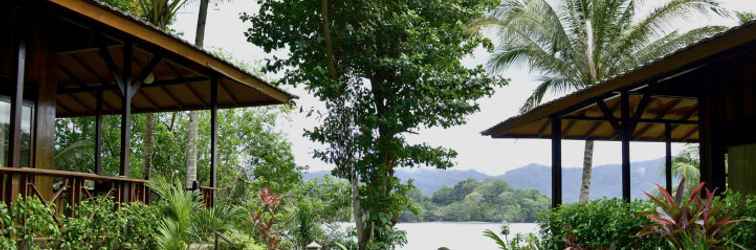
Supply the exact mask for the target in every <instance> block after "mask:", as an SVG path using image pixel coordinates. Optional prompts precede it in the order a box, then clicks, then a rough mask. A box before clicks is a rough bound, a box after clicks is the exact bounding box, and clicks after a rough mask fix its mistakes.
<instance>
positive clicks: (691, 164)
mask: <svg viewBox="0 0 756 250" xmlns="http://www.w3.org/2000/svg"><path fill="white" fill-rule="evenodd" d="M700 159H701V157H699V151H698V147H697V146H688V147H685V149H684V150H683V151H682V152H680V154H679V155H677V156H675V158H674V159H672V175H673V176H674V177H676V178H677V179H679V180H685V182H684V185H685V186H684V187H685V189H686V190H688V191H690V190H693V189H694V188H695V187H696V186H697V185H698V184H699V182H700V180H701V178H700V177H701V171H700V170H699V166H700V162H701V160H700ZM671 191H672V190H670V192H671Z"/></svg>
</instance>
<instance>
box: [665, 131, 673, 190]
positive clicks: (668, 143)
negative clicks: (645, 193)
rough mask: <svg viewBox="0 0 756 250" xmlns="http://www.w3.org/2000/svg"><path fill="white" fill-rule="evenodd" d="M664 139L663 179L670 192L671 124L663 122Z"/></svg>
mask: <svg viewBox="0 0 756 250" xmlns="http://www.w3.org/2000/svg"><path fill="white" fill-rule="evenodd" d="M664 140H665V144H666V156H665V158H664V159H665V161H664V177H665V178H664V180H665V184H666V185H665V187H666V188H667V191H668V192H672V125H670V124H669V123H665V124H664Z"/></svg>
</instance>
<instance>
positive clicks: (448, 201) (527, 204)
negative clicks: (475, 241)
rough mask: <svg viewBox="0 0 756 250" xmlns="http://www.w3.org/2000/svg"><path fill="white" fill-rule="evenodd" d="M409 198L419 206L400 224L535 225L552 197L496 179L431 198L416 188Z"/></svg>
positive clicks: (469, 182) (462, 185) (467, 184)
mask: <svg viewBox="0 0 756 250" xmlns="http://www.w3.org/2000/svg"><path fill="white" fill-rule="evenodd" d="M410 198H411V199H412V200H413V201H414V202H415V204H416V209H414V210H415V213H413V212H412V211H406V212H404V214H402V216H401V218H400V221H401V222H421V221H480V222H503V221H505V222H533V221H535V219H536V217H537V215H538V213H539V212H541V211H544V210H545V209H548V207H549V198H548V197H547V196H545V195H543V194H541V193H540V192H538V191H536V190H520V189H513V188H511V187H510V186H509V185H508V184H507V183H506V182H505V181H503V180H495V179H489V180H484V181H476V180H473V179H468V180H465V181H461V182H459V183H457V184H456V185H454V186H453V187H448V186H447V187H443V188H441V189H439V190H438V191H436V192H434V193H433V195H432V196H431V197H427V196H424V195H423V194H422V193H421V192H420V190H417V189H415V190H413V191H412V192H411V194H410ZM416 214H417V215H416Z"/></svg>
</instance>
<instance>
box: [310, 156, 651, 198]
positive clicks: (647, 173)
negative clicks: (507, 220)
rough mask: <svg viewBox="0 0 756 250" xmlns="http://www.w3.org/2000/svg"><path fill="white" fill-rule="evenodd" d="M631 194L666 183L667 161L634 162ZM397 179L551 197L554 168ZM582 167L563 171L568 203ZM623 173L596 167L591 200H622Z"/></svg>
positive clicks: (403, 172) (426, 189) (425, 173)
mask: <svg viewBox="0 0 756 250" xmlns="http://www.w3.org/2000/svg"><path fill="white" fill-rule="evenodd" d="M631 166H632V172H631V177H630V180H631V191H632V195H633V198H644V195H643V192H644V191H651V190H654V189H655V184H657V183H658V184H662V185H663V183H664V160H663V159H657V160H650V161H638V162H633V163H632V165H631ZM329 174H330V172H329V171H314V172H309V173H306V174H305V176H304V178H305V179H306V180H309V179H315V178H322V177H323V176H326V175H329ZM396 174H397V177H399V179H401V180H402V181H407V180H409V179H412V180H413V181H414V184H415V186H416V187H417V188H418V189H420V191H422V193H423V194H425V195H428V196H430V195H432V194H433V192H435V191H436V190H438V189H440V188H442V187H444V186H453V185H454V184H457V182H460V181H463V180H466V179H474V180H485V179H491V178H493V179H501V180H504V181H506V182H507V183H509V185H510V186H512V187H514V188H518V189H535V190H538V191H539V192H541V193H543V194H545V195H547V196H551V167H549V166H545V165H540V164H529V165H526V166H522V167H519V168H516V169H513V170H510V171H507V172H506V173H505V174H503V175H497V176H491V175H487V174H484V173H481V172H478V171H476V170H436V169H409V170H407V169H400V170H398V171H397V173H396ZM581 175H582V169H581V168H564V169H563V170H562V176H563V179H562V182H563V185H564V186H563V194H562V195H563V199H564V201H565V202H574V201H577V199H578V195H579V191H580V178H581ZM621 176H622V174H621V172H620V165H619V164H610V165H600V166H594V168H593V178H592V182H591V198H594V199H595V198H601V197H622V178H621Z"/></svg>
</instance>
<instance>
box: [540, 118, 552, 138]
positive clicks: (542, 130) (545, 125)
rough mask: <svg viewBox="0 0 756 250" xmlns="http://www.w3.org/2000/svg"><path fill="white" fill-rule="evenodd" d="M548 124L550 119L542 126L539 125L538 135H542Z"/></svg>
mask: <svg viewBox="0 0 756 250" xmlns="http://www.w3.org/2000/svg"><path fill="white" fill-rule="evenodd" d="M549 125H551V120H549V121H547V122H545V123H543V126H541V128H539V129H538V137H542V136H543V133H546V129H548V128H549Z"/></svg>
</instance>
